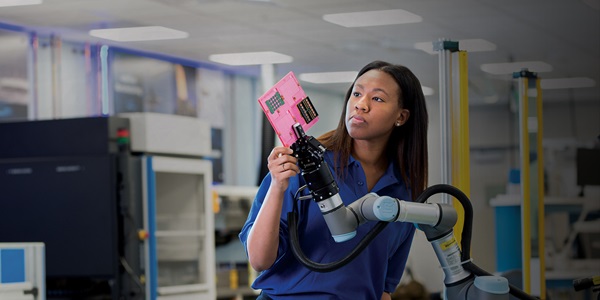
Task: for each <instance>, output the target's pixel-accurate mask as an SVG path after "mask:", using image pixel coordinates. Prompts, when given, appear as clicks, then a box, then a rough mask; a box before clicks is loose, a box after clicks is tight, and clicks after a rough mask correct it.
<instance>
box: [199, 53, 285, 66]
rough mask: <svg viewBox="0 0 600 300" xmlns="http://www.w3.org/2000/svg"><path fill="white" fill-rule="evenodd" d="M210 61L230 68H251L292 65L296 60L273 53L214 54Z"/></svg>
mask: <svg viewBox="0 0 600 300" xmlns="http://www.w3.org/2000/svg"><path fill="white" fill-rule="evenodd" d="M208 59H209V60H211V61H214V62H217V63H221V64H226V65H230V66H249V65H265V64H283V63H290V62H292V61H293V60H294V59H293V58H292V57H291V56H289V55H285V54H281V53H278V52H273V51H262V52H241V53H223V54H212V55H210V56H209V57H208Z"/></svg>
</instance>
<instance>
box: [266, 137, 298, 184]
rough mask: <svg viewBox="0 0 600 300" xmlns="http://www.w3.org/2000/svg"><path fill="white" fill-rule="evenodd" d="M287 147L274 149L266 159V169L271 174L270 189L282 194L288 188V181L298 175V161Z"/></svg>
mask: <svg viewBox="0 0 600 300" xmlns="http://www.w3.org/2000/svg"><path fill="white" fill-rule="evenodd" d="M293 153H294V151H293V150H292V149H290V148H289V147H281V146H279V147H275V148H273V150H272V151H271V153H270V154H269V157H268V158H267V167H268V168H269V172H270V173H271V189H277V190H278V191H279V192H283V191H285V190H286V189H287V188H288V185H289V179H290V177H292V176H296V175H297V174H298V173H300V167H298V165H297V162H298V159H297V158H296V157H295V156H293V155H292V154H293Z"/></svg>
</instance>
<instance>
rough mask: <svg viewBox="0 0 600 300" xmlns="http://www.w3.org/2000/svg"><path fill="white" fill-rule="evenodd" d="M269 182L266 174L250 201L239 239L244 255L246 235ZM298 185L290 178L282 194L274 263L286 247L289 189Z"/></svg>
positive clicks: (252, 224)
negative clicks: (250, 204)
mask: <svg viewBox="0 0 600 300" xmlns="http://www.w3.org/2000/svg"><path fill="white" fill-rule="evenodd" d="M270 184H271V175H270V174H267V176H265V178H264V179H263V181H262V182H261V184H260V186H259V187H258V191H257V192H256V196H255V197H254V201H253V202H252V207H251V208H250V212H249V213H248V218H247V219H246V222H245V223H244V226H243V227H242V229H241V231H240V234H239V239H240V241H241V242H242V245H243V246H244V250H245V251H246V256H247V255H248V235H249V234H250V230H251V229H252V226H254V221H255V220H256V216H257V215H258V212H259V211H260V208H261V207H262V204H263V202H264V200H265V197H266V195H267V191H268V190H269V186H270ZM297 186H298V182H297V180H294V177H292V178H290V185H289V188H288V190H287V191H286V193H285V194H284V199H283V203H284V205H283V208H282V213H281V218H280V219H279V247H278V249H277V258H276V260H275V263H274V264H273V265H275V264H276V263H277V261H279V259H280V258H281V257H282V256H283V254H285V252H286V251H287V248H288V239H289V238H288V226H287V212H288V211H290V210H291V208H292V206H291V205H293V194H291V192H290V190H293V189H294V188H295V187H297Z"/></svg>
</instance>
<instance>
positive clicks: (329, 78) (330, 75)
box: [298, 71, 358, 84]
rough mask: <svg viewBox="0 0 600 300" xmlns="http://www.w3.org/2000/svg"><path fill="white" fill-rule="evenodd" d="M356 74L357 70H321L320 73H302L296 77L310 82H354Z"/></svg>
mask: <svg viewBox="0 0 600 300" xmlns="http://www.w3.org/2000/svg"><path fill="white" fill-rule="evenodd" d="M356 75H358V72H357V71H348V72H321V73H302V74H300V75H298V78H299V79H300V80H302V81H306V82H310V83H318V84H324V83H348V82H354V79H356Z"/></svg>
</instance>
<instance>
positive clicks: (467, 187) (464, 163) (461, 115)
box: [451, 51, 471, 244]
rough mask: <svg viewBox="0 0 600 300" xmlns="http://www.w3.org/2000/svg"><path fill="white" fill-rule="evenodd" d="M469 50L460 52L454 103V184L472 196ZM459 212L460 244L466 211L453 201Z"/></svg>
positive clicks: (457, 236)
mask: <svg viewBox="0 0 600 300" xmlns="http://www.w3.org/2000/svg"><path fill="white" fill-rule="evenodd" d="M467 58H468V57H467V52H465V51H459V52H458V89H459V90H458V96H459V97H458V98H459V99H458V102H456V103H453V104H452V113H451V120H452V121H451V124H452V164H451V165H452V185H454V186H455V187H457V188H458V189H460V190H461V191H462V192H463V193H465V195H466V196H467V197H470V192H471V181H470V178H471V177H470V161H469V159H470V157H469V145H470V143H469V82H468V78H469V74H468V59H467ZM452 204H453V206H454V208H455V209H456V212H457V214H458V220H457V222H456V225H454V233H455V236H456V240H457V242H458V243H459V244H460V242H461V236H462V231H463V229H464V228H463V226H464V219H465V212H464V209H463V207H462V205H461V204H460V203H459V202H458V200H456V199H454V201H453V202H452Z"/></svg>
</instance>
